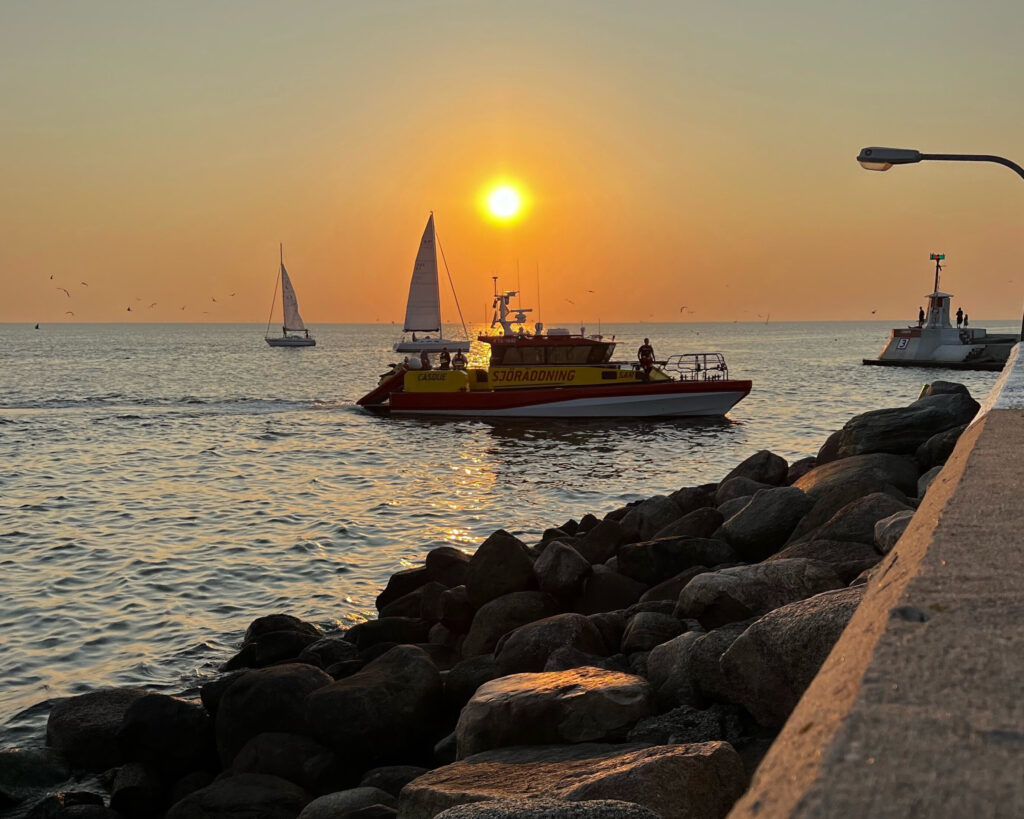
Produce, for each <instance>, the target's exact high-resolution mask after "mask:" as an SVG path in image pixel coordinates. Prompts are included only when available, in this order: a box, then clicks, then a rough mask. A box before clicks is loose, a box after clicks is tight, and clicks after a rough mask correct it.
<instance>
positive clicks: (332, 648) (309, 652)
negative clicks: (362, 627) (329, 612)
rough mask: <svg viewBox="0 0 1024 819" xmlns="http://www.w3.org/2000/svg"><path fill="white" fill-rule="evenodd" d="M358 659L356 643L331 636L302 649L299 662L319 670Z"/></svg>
mask: <svg viewBox="0 0 1024 819" xmlns="http://www.w3.org/2000/svg"><path fill="white" fill-rule="evenodd" d="M358 657H359V647H358V646H356V645H355V643H350V642H349V641H348V640H346V639H344V638H342V637H339V636H331V637H323V638H321V639H319V640H317V641H316V642H315V643H310V644H309V645H308V646H306V647H305V648H304V649H302V652H301V653H300V654H299V657H298V661H299V662H300V663H306V664H307V665H315V666H318V667H319V668H328V667H330V666H332V665H334V664H335V663H340V662H344V661H345V660H355V659H356V658H358Z"/></svg>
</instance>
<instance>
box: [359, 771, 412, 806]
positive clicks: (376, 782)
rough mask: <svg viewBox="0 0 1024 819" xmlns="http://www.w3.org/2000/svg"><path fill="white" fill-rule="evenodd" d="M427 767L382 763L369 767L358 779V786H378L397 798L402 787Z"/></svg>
mask: <svg viewBox="0 0 1024 819" xmlns="http://www.w3.org/2000/svg"><path fill="white" fill-rule="evenodd" d="M428 770H429V768H420V767H417V766H415V765H384V766H381V767H380V768H371V769H370V770H368V771H367V772H366V773H365V774H363V778H362V779H361V780H360V781H359V787H360V788H379V789H380V790H382V791H384V792H385V793H389V794H391V795H392V796H394V797H395V798H396V799H397V798H398V794H399V793H401V791H402V788H404V787H405V786H406V785H408V784H409V783H410V782H412V781H413V780H414V779H417V778H419V777H421V776H423V774H425V773H426V772H427V771H428Z"/></svg>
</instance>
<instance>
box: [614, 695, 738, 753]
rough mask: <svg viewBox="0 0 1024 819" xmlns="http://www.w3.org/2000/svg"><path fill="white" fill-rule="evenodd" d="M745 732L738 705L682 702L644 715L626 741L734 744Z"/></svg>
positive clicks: (660, 743)
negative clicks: (661, 711)
mask: <svg viewBox="0 0 1024 819" xmlns="http://www.w3.org/2000/svg"><path fill="white" fill-rule="evenodd" d="M744 733H745V726H744V725H743V717H742V715H741V709H740V708H739V707H738V706H736V705H729V704H725V703H720V702H716V703H712V704H711V705H710V706H708V707H707V708H694V707H693V706H692V705H680V706H678V707H676V708H673V709H672V710H671V711H667V712H665V713H664V714H656V715H655V716H653V717H645V718H644V719H642V720H640V721H639V722H638V723H637V724H636V725H634V726H633V730H631V731H630V732H629V736H627V737H626V741H627V742H646V743H649V744H651V745H686V744H689V743H692V742H729V743H735V742H736V741H737V740H739V739H740V738H742V736H743V734H744Z"/></svg>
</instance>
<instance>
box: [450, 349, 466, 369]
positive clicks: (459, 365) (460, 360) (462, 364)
mask: <svg viewBox="0 0 1024 819" xmlns="http://www.w3.org/2000/svg"><path fill="white" fill-rule="evenodd" d="M452 366H453V367H454V368H455V369H456V370H464V369H466V357H465V356H464V355H463V354H462V350H456V351H455V355H454V357H453V358H452Z"/></svg>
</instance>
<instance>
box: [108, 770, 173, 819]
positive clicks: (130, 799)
mask: <svg viewBox="0 0 1024 819" xmlns="http://www.w3.org/2000/svg"><path fill="white" fill-rule="evenodd" d="M164 807H166V805H165V803H164V784H163V782H162V781H161V778H160V774H159V773H158V772H157V771H156V769H155V768H152V767H150V766H149V765H145V764H143V763H142V762H129V763H128V764H127V765H122V766H121V767H120V768H118V769H117V773H115V774H114V781H113V782H112V783H111V785H110V809H111V810H112V811H115V812H116V815H119V816H128V817H132V819H135V817H139V819H142V818H143V817H149V816H158V815H159V814H160V812H161V810H162V809H163V808H164Z"/></svg>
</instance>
